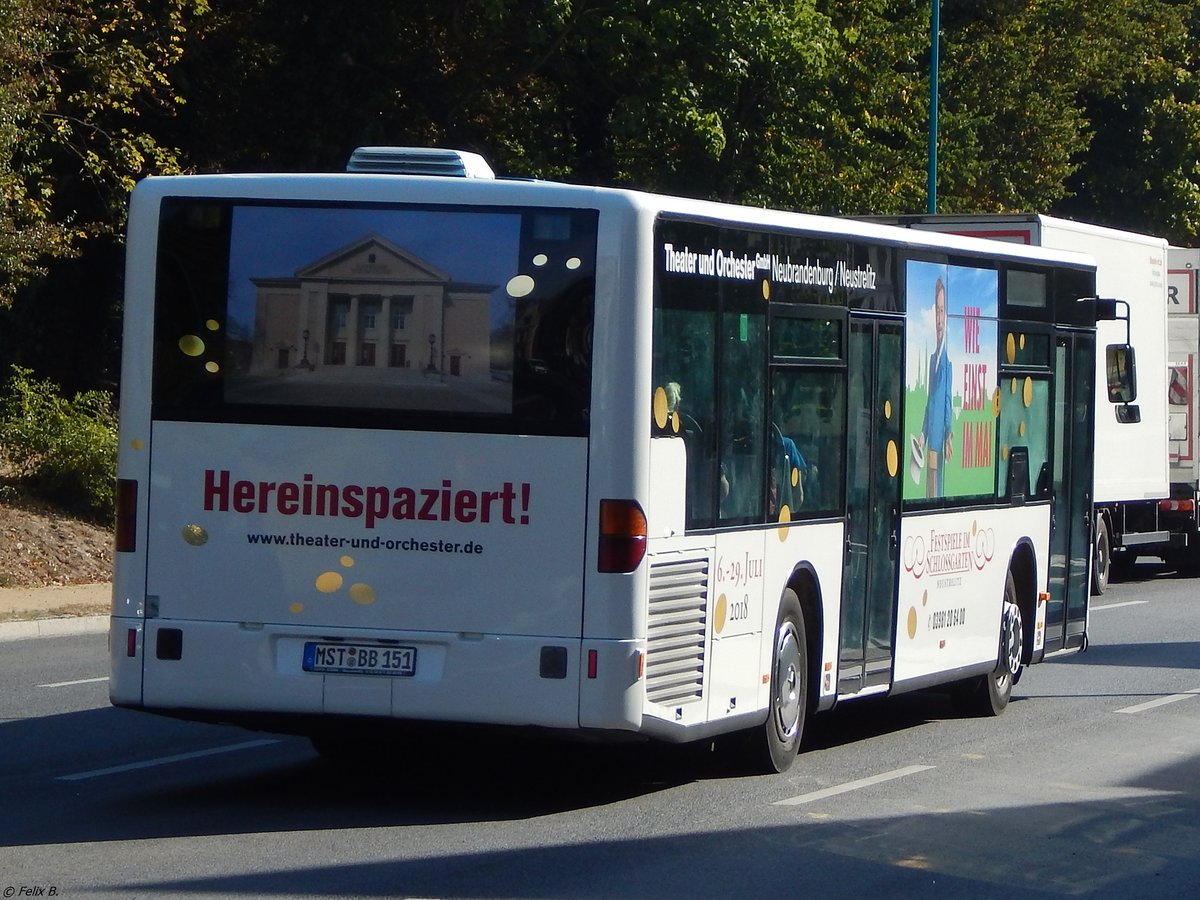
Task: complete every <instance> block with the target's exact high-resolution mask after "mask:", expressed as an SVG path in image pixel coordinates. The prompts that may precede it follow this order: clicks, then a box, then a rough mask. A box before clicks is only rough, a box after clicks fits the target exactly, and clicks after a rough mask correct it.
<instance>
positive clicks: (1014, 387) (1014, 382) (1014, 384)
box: [1008, 378, 1017, 394]
mask: <svg viewBox="0 0 1200 900" xmlns="http://www.w3.org/2000/svg"><path fill="white" fill-rule="evenodd" d="M1008 392H1009V393H1010V394H1015V393H1016V392H1017V379H1015V378H1014V379H1013V380H1012V383H1011V384H1010V385H1009V386H1008Z"/></svg>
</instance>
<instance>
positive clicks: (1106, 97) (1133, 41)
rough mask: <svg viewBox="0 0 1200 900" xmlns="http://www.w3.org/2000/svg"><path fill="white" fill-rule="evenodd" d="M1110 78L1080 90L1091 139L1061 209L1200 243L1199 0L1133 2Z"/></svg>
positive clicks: (1179, 241)
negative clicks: (1133, 13) (1129, 27)
mask: <svg viewBox="0 0 1200 900" xmlns="http://www.w3.org/2000/svg"><path fill="white" fill-rule="evenodd" d="M1135 8H1136V9H1137V10H1138V12H1139V13H1140V15H1139V16H1138V18H1137V20H1136V23H1137V25H1138V27H1137V29H1136V30H1134V31H1132V33H1131V34H1130V35H1129V37H1128V39H1127V40H1126V42H1125V45H1124V47H1123V58H1124V60H1125V65H1123V66H1122V67H1121V68H1120V69H1119V70H1118V73H1117V74H1118V76H1119V77H1118V78H1117V79H1116V81H1115V84H1112V85H1102V86H1101V87H1102V88H1105V89H1097V90H1092V91H1089V92H1087V93H1085V94H1084V96H1083V97H1082V101H1081V105H1082V107H1083V109H1084V110H1085V112H1086V114H1087V116H1088V117H1089V119H1090V121H1091V122H1092V123H1093V125H1094V129H1095V134H1096V137H1095V139H1094V140H1093V142H1092V144H1091V145H1090V146H1089V148H1088V150H1087V152H1086V153H1085V154H1082V155H1081V156H1080V158H1079V168H1078V170H1077V171H1076V172H1075V173H1074V174H1073V175H1072V176H1071V177H1070V178H1068V179H1067V181H1066V187H1067V189H1068V191H1069V192H1070V193H1069V195H1068V196H1067V197H1066V198H1065V199H1064V200H1063V201H1062V202H1061V203H1060V204H1059V205H1058V210H1059V211H1060V212H1062V213H1064V214H1068V215H1077V216H1079V217H1080V218H1087V219H1089V220H1091V221H1094V222H1097V223H1101V224H1108V225H1113V226H1116V227H1121V228H1128V229H1133V230H1137V231H1144V232H1146V233H1149V234H1154V235H1157V236H1160V237H1166V238H1168V239H1170V240H1171V241H1173V242H1174V243H1176V244H1179V245H1183V246H1196V245H1197V242H1198V241H1200V49H1198V48H1200V3H1196V2H1194V0H1189V2H1170V0H1167V2H1155V0H1146V2H1141V3H1137V4H1135Z"/></svg>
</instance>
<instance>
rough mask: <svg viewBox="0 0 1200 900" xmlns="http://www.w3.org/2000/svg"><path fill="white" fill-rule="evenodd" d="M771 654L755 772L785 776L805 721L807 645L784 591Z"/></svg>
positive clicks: (792, 598)
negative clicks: (765, 712) (767, 704)
mask: <svg viewBox="0 0 1200 900" xmlns="http://www.w3.org/2000/svg"><path fill="white" fill-rule="evenodd" d="M774 643H775V646H774V650H773V652H772V654H771V704H770V709H769V711H768V715H767V722H766V725H764V726H763V731H762V734H761V738H760V740H759V741H758V742H757V744H758V749H757V753H756V756H757V759H756V763H757V765H756V768H757V769H759V770H760V771H764V772H785V771H787V769H788V768H789V767H790V766H791V765H792V763H793V762H795V760H796V754H797V753H798V752H799V750H800V740H801V738H802V737H803V736H804V723H805V720H806V719H807V718H808V644H807V642H806V635H805V630H804V615H803V613H801V611H800V599H799V598H798V597H797V596H796V593H795V591H793V590H792V589H791V588H788V589H787V590H786V591H784V593H783V599H782V601H781V602H780V605H779V621H778V624H777V625H776V626H775V642H774Z"/></svg>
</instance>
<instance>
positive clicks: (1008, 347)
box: [1004, 331, 1017, 365]
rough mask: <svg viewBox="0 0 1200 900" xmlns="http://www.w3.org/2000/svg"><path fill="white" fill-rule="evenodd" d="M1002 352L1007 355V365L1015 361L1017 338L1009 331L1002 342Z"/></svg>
mask: <svg viewBox="0 0 1200 900" xmlns="http://www.w3.org/2000/svg"><path fill="white" fill-rule="evenodd" d="M1004 352H1005V353H1006V354H1007V355H1008V362H1009V365H1012V364H1013V363H1015V362H1016V361H1017V339H1016V336H1015V335H1014V334H1013V333H1012V332H1011V331H1010V332H1009V333H1008V340H1007V341H1005V343H1004Z"/></svg>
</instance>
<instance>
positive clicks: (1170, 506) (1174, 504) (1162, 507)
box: [1158, 500, 1196, 513]
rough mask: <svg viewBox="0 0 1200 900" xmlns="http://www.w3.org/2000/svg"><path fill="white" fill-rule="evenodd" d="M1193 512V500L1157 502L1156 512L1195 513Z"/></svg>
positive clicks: (1194, 502) (1194, 503) (1194, 508)
mask: <svg viewBox="0 0 1200 900" xmlns="http://www.w3.org/2000/svg"><path fill="white" fill-rule="evenodd" d="M1195 510H1196V501H1195V500H1159V501H1158V511H1159V512H1185V513H1190V512H1195Z"/></svg>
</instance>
